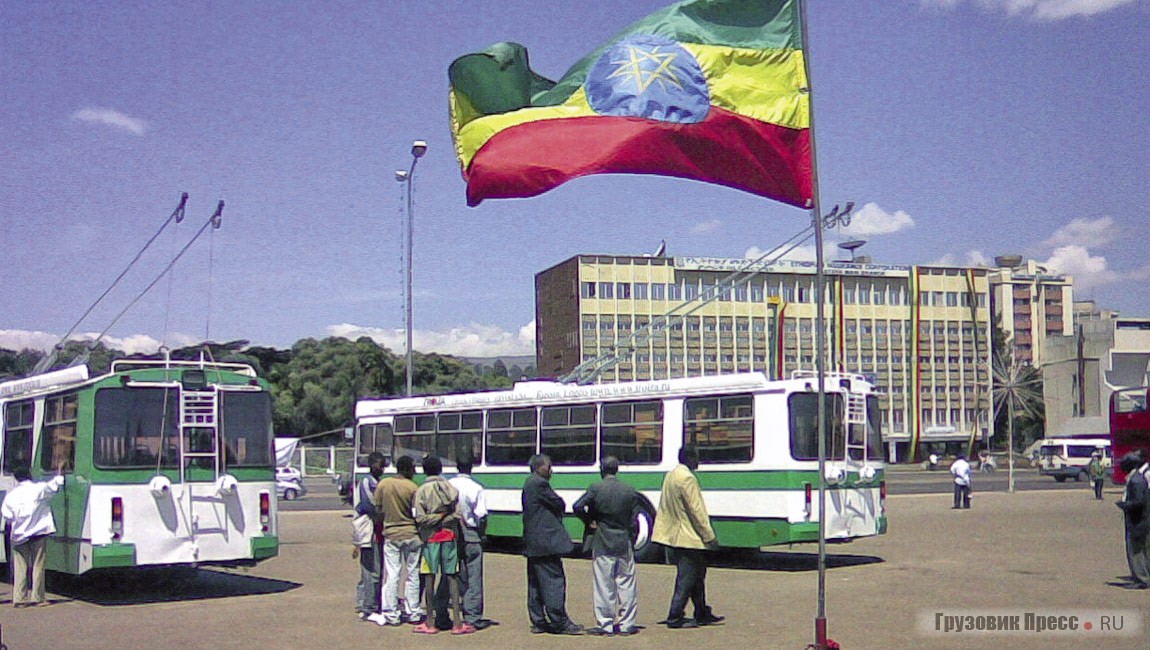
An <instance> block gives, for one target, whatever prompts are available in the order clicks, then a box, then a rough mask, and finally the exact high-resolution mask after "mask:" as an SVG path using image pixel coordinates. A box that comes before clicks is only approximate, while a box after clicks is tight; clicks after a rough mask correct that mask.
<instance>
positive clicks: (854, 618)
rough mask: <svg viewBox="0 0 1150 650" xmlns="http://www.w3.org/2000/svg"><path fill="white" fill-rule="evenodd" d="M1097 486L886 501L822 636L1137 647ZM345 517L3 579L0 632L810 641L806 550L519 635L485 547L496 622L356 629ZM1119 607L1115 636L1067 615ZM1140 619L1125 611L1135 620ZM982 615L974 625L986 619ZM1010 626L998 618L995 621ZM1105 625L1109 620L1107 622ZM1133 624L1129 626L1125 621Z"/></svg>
mask: <svg viewBox="0 0 1150 650" xmlns="http://www.w3.org/2000/svg"><path fill="white" fill-rule="evenodd" d="M1119 497H1120V491H1119V488H1115V487H1109V486H1108V487H1107V490H1106V498H1105V499H1104V500H1103V501H1095V500H1094V499H1093V495H1092V494H1091V493H1090V492H1089V491H1088V490H1086V489H1082V490H1030V491H1023V492H1016V493H1014V494H1007V493H1004V492H988V491H983V492H976V493H975V495H974V500H973V507H972V509H970V510H958V511H956V510H951V509H950V503H951V497H950V496H949V495H948V494H945V493H934V494H921V495H918V494H909V495H893V496H891V497H890V498H889V499H888V504H887V507H888V512H889V521H890V529H889V532H888V534H886V535H882V536H878V537H873V538H868V539H861V540H858V541H855V542H853V543H849V544H835V545H830V546H828V561H827V565H828V570H827V572H826V614H827V622H828V630H829V637H830V638H831V639H834V640H835V641H837V642H838V643H840V644H841V647H842V648H845V649H849V650H856V649H886V648H963V649H971V648H1020V649H1038V648H1042V649H1043V650H1046V649H1050V648H1081V647H1090V648H1102V649H1107V648H1115V649H1117V648H1122V649H1124V650H1125V649H1128V648H1142V647H1146V638H1147V636H1146V635H1147V634H1150V591H1135V590H1129V589H1126V588H1123V586H1122V585H1123V582H1122V579H1121V578H1122V576H1123V575H1124V574H1125V573H1126V572H1127V571H1126V562H1125V556H1124V553H1123V534H1122V523H1121V516H1120V512H1119V510H1118V509H1117V508H1116V507H1115V506H1114V505H1113V502H1114V501H1115V500H1117V499H1118V498H1119ZM348 515H349V512H348V511H347V510H327V511H286V512H283V513H281V516H280V525H281V533H282V542H283V543H282V546H281V548H280V556H279V557H277V558H275V559H272V560H269V561H267V562H264V563H262V564H261V565H259V566H258V567H256V568H253V569H250V570H246V571H243V570H239V571H223V572H221V571H210V570H201V571H199V572H197V573H195V574H192V575H189V574H188V572H186V571H185V572H171V571H156V572H143V573H140V574H136V575H134V576H123V575H120V576H102V577H98V578H85V579H78V580H77V579H62V578H60V577H54V579H53V580H51V581H50V598H51V601H52V604H51V605H50V606H48V607H43V608H34V609H20V610H16V609H13V608H12V607H11V605H10V602H11V601H10V597H11V585H10V584H9V583H3V584H0V635H2V636H0V641H2V642H3V643H4V644H5V645H6V646H7V648H8V649H9V650H27V649H29V648H34V649H39V648H43V649H45V650H69V649H72V648H76V649H83V650H99V649H102V648H108V649H116V650H121V649H124V648H205V649H208V648H211V649H216V648H244V649H245V650H251V649H253V648H269V649H271V648H274V649H277V650H279V649H284V648H336V647H339V648H376V647H421V648H423V647H426V648H440V647H462V646H468V647H474V648H504V649H507V648H518V647H525V646H528V645H532V646H541V645H543V646H547V647H556V648H565V647H587V646H592V647H620V646H627V647H631V648H660V649H662V648H692V649H695V648H732V649H734V648H788V649H796V650H798V649H802V648H804V647H806V645H807V644H809V643H810V642H811V641H812V640H813V637H814V619H815V616H816V611H817V610H816V607H817V593H818V591H817V572H816V566H817V555H816V553H815V551H816V547H815V546H814V545H802V546H796V547H794V548H779V549H774V550H772V552H768V553H721V554H718V555H716V556H715V557H714V558H713V559H714V560H715V562H714V566H713V568H712V569H711V571H710V573H709V576H708V583H707V586H708V597H709V600H710V602H711V604H712V605H713V606H714V608H715V611H716V612H717V613H720V614H722V615H725V616H726V617H727V621H726V623H725V624H724V625H722V626H718V627H707V628H701V629H695V630H668V629H666V628H664V627H663V626H659V625H656V624H655V622H656V621H658V620H660V619H662V618H663V617H664V616H665V614H666V607H667V603H668V601H669V598H670V593H671V589H672V586H673V582H674V568H673V567H669V566H663V565H654V564H644V565H641V566H640V567H639V593H640V606H639V609H640V611H639V623H640V624H641V625H643V626H645V627H646V629H644V630H643V632H642V633H641V634H639V635H637V636H634V637H629V638H591V637H552V636H537V635H532V634H530V633H529V631H528V629H529V624H528V619H527V612H526V607H525V603H524V598H525V596H524V594H525V592H526V582H525V561H524V559H523V558H522V557H520V556H518V555H515V554H514V553H512V552H510V551H504V552H491V553H488V554H487V579H486V601H487V608H486V614H487V616H488V617H490V618H492V619H495V620H497V621H499V623H500V624H499V625H498V626H496V627H492V628H489V629H487V630H484V631H482V632H479V633H477V634H475V635H472V636H467V637H451V636H449V635H447V634H445V633H441V634H439V635H437V636H434V637H424V636H418V635H414V634H412V633H411V631H410V629H411V628H410V627H402V628H381V627H377V626H375V625H373V624H370V623H361V622H358V621H357V620H356V618H355V615H354V612H353V604H354V591H355V583H356V580H357V578H358V565H357V564H356V561H354V560H352V559H351V557H350V550H351V547H350V542H349V541H348V540H349V539H350V518H349V516H348ZM565 566H566V569H567V576H568V609H569V611H570V613H571V615H572V617H573V618H574V619H575V621H576V622H579V623H583V624H588V623H591V622H592V621H593V616H592V605H591V575H590V562H589V561H588V560H586V559H574V558H572V559H567V560H565ZM1028 612H1029V613H1034V614H1039V615H1045V614H1050V613H1054V614H1062V615H1078V616H1079V617H1080V621H1079V629H1078V630H1077V631H1073V632H1063V633H1053V632H1049V631H1046V632H1035V631H1032V632H1024V631H1019V632H1014V633H1010V634H1006V633H999V632H995V633H990V632H961V633H955V632H951V633H944V632H941V631H935V630H933V629H932V624H933V622H934V621H936V620H938V619H936V615H944V616H945V615H961V614H964V613H983V614H993V615H995V616H1015V615H1017V616H1020V617H1022V616H1024V615H1025V613H1028ZM1102 614H1106V615H1111V616H1115V617H1119V616H1121V617H1122V621H1123V624H1124V631H1125V632H1126V633H1130V632H1132V631H1137V629H1140V630H1141V636H1138V637H1129V636H1117V635H1111V634H1109V633H1106V632H1104V631H1102V630H1099V629H1098V625H1099V623H1098V622H1095V623H1094V628H1093V630H1091V631H1090V632H1087V631H1085V630H1084V629H1083V628H1082V626H1081V623H1082V622H1084V621H1086V620H1087V619H1089V620H1092V621H1099V617H1100V616H1101V615H1102ZM1139 617H1140V618H1141V620H1135V618H1139ZM983 620H985V619H983ZM1001 620H1009V619H1001ZM1114 620H1117V618H1115V619H1114ZM1138 626H1140V628H1139V627H1138Z"/></svg>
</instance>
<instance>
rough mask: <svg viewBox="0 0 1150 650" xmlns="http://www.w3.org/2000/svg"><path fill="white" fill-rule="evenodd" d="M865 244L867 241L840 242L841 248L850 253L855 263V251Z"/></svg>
mask: <svg viewBox="0 0 1150 650" xmlns="http://www.w3.org/2000/svg"><path fill="white" fill-rule="evenodd" d="M865 243H866V240H865V239H852V240H850V241H844V242H840V243H839V248H841V249H843V250H844V251H850V253H851V261H852V262H853V261H855V251H856V250H858V249H860V248H862V247H863V244H865Z"/></svg>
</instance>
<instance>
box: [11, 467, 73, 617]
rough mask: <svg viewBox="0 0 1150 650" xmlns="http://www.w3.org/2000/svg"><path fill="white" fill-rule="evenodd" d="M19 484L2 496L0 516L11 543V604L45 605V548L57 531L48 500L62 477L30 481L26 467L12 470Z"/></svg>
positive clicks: (25, 605) (61, 485) (21, 605)
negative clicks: (5, 525) (6, 527)
mask: <svg viewBox="0 0 1150 650" xmlns="http://www.w3.org/2000/svg"><path fill="white" fill-rule="evenodd" d="M12 473H13V475H15V477H16V480H17V481H19V485H17V486H16V487H14V488H12V491H11V492H9V493H8V494H7V496H5V497H4V503H3V505H0V517H2V518H3V519H4V522H5V523H7V525H8V534H9V536H10V538H11V542H12V560H11V561H12V604H13V605H14V606H16V607H36V606H38V605H45V604H47V602H48V601H47V600H46V598H45V596H44V547H45V545H46V544H47V543H48V536H49V535H51V534H52V533H55V532H56V522H55V520H54V519H52V508H51V501H52V495H53V494H56V492H58V491H59V490H60V488H61V487H63V486H64V476H63V475H61V474H56V476H55V477H53V478H52V479H51V480H48V481H33V480H32V472H31V471H30V470H29V468H28V467H26V466H20V467H17V468H15V469H14V470H13V472H12Z"/></svg>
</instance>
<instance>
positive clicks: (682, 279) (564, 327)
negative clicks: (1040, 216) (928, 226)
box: [535, 255, 993, 461]
mask: <svg viewBox="0 0 1150 650" xmlns="http://www.w3.org/2000/svg"><path fill="white" fill-rule="evenodd" d="M746 264H747V261H746V260H738V259H716V258H690V257H676V258H667V257H640V256H614V255H578V256H575V257H572V258H570V259H568V260H566V261H564V262H561V263H560V264H557V265H556V266H554V267H552V268H550V269H547V270H545V271H542V272H540V273H539V274H537V275H536V278H535V292H536V308H535V309H536V328H537V335H536V364H537V368H538V369H539V372H540V374H541V375H543V376H548V375H550V376H556V377H558V376H562V375H564V374H566V373H568V372H570V371H571V370H573V369H574V368H575V367H576V366H578V365H579V364H580V363H582V362H584V361H587V360H590V359H593V358H595V357H597V356H599V355H600V354H603V353H605V352H609V351H611V350H612V349H613V348H614V349H616V350H617V351H618V352H620V353H622V352H626V353H625V354H620V359H621V360H620V362H619V363H618V364H616V365H615V366H613V367H611V368H609V369H608V370H606V371H605V372H604V373H603V374H602V375H600V376H599V378H598V379H599V381H603V382H608V381H610V382H613V381H630V380H645V379H663V378H674V377H694V376H706V375H718V374H727V373H735V372H746V371H761V372H763V373H765V374H766V375H767V376H768V377H769V378H786V377H790V376H791V375H792V374H793V373H794V372H796V371H803V370H814V368H815V338H816V337H815V315H816V309H817V304H816V303H815V268H814V263H812V262H790V261H783V262H777V263H774V264H771V265H758V266H756V267H755V268H754V269H753V272H751V273H749V274H746V275H745V276H741V277H745V278H746V280H745V282H742V283H740V284H738V285H736V286H735V287H734V288H732V289H729V290H727V291H724V292H716V290H715V288H714V287H715V286H716V285H717V284H718V283H720V282H722V281H723V280H724V279H725V278H727V277H728V276H730V275H731V274H732V273H733V272H736V271H739V270H743V269H744V268H745V266H746ZM988 273H989V271H988V270H987V269H982V268H977V269H975V268H960V267H941V266H910V265H889V264H860V263H853V262H831V263H830V264H828V267H827V269H826V279H827V291H826V295H827V304H826V310H825V312H826V325H827V339H826V341H827V350H828V366H827V369H828V370H841V371H844V372H854V373H860V374H863V375H866V376H868V377H871V378H873V379H874V381H875V383H876V384H877V386H878V388H879V390H880V391H881V402H880V405H881V408H882V410H883V438H884V441H885V442H886V443H887V445H888V452H889V455H890V460H892V461H895V460H899V459H905V458H906V457H908V455H909V452H910V451H911V450H913V449H916V448H918V445H919V444H920V443H926V444H930V443H946V442H951V443H960V442H965V441H970V440H971V439H979V440H982V439H986V438H987V436H989V435H990V432H991V430H990V427H992V426H993V424H992V423H991V421H992V420H993V418H991V417H989V410H990V404H991V399H990V388H991V384H990V381H991V378H990V355H991V351H990V340H991V327H992V318H991V311H990V306H989V302H990V291H991V289H990V284H989V279H988ZM716 293H717V294H718V295H717V297H716V299H715V300H712V301H711V302H709V303H706V304H701V302H702V301H700V300H699V297H700V296H707V295H715V294H716ZM672 310H674V312H675V313H676V314H678V315H680V316H682V318H681V319H679V320H678V321H677V322H675V321H672V322H671V324H669V325H668V326H666V327H663V328H661V329H658V330H656V331H654V332H652V333H651V334H650V336H647V337H644V339H643V340H641V341H639V342H637V343H636V345H634V347H633V350H634V352H633V354H632V353H630V349H624V348H620V347H619V344H620V342H621V341H625V340H626V339H627V338H628V337H629V336H630V335H632V334H633V333H635V332H636V331H638V330H640V329H642V328H643V327H645V326H646V325H648V324H649V323H651V322H652V321H655V320H656V319H658V318H659V317H660V316H662V315H664V314H666V313H668V312H671V311H672Z"/></svg>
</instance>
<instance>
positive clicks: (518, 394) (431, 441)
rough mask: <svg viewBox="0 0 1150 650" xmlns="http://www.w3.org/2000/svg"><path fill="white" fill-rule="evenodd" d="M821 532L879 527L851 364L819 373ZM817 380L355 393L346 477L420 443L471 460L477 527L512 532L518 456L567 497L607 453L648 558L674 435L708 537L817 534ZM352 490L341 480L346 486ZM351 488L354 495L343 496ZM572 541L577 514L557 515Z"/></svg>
mask: <svg viewBox="0 0 1150 650" xmlns="http://www.w3.org/2000/svg"><path fill="white" fill-rule="evenodd" d="M825 382H826V383H825V402H826V417H827V431H828V440H827V445H826V449H827V454H828V462H827V465H826V474H827V478H828V490H827V496H826V513H827V521H826V527H825V528H826V538H827V539H828V540H832V541H845V540H850V539H853V538H856V537H863V536H868V535H878V534H883V533H885V532H886V514H885V498H886V484H885V477H884V467H883V463H882V457H881V455H880V453H881V439H880V434H879V430H880V429H879V417H880V414H879V410H878V404H877V398H876V396H875V394H874V388H873V386H872V385H871V384H870V383H868V382H867V381H866V380H865V379H863V378H862V377H861V376H857V375H843V374H828V375H827V376H826V377H825ZM817 390H818V387H817V384H816V379H815V378H814V377H813V376H810V377H807V376H796V377H795V378H793V379H789V380H780V381H768V380H767V379H766V377H765V376H764V375H763V374H762V373H748V374H738V375H722V376H715V377H699V378H688V379H668V380H661V381H639V382H629V383H620V384H598V385H589V386H576V385H570V384H561V383H556V382H552V381H525V382H519V383H517V384H515V386H514V387H513V388H512V389H511V390H506V391H493V392H478V393H465V394H456V395H437V396H429V397H411V398H390V399H382V398H375V399H361V400H360V401H359V402H358V403H357V404H356V413H355V415H356V450H357V454H356V456H357V460H356V464H357V467H356V468H354V470H353V473H354V475H355V476H356V477H357V478H358V477H362V476H363V475H365V474H366V466H365V465H366V456H367V454H369V453H370V452H373V451H378V452H381V453H383V454H384V455H385V456H387V457H388V458H390V459H392V461H393V462H394V459H395V458H397V457H398V456H400V455H404V454H407V455H410V456H412V457H413V458H415V460H416V461H417V463H418V461H419V460H420V458H421V457H422V456H424V455H426V454H436V455H438V456H440V457H441V458H442V459H443V461H444V465H445V466H450V465H453V464H454V459H455V458H456V456H457V454H458V453H459V452H460V451H466V450H469V451H470V452H471V454H472V456H473V458H474V459H475V468H474V472H473V476H474V478H475V479H476V480H477V481H478V482H479V483H481V484H482V485H483V486H484V488H485V493H486V496H487V503H488V509H489V510H490V511H491V515H490V518H489V523H488V533H489V534H491V535H497V536H510V537H517V536H521V535H522V533H523V526H522V519H521V516H520V515H521V508H520V490H521V489H522V486H523V482H524V480H525V479H526V478H527V475H528V468H527V463H528V459H530V458H531V456H532V455H533V454H536V453H543V454H547V455H548V456H549V457H550V458H551V461H552V465H553V468H554V474H553V475H552V477H551V484H552V485H553V486H554V488H555V489H556V491H558V493H559V494H560V495H561V496H562V497H563V498H564V499H565V500H566V501H567V503H568V504H571V503H573V502H574V501H575V499H577V498H578V496H579V495H580V494H581V493H582V492H583V490H585V489H586V488H587V486H588V485H590V484H591V483H592V482H595V481H598V480H599V473H598V463H599V460H600V459H601V458H604V457H606V456H615V457H617V458H618V459H619V462H620V472H619V477H620V480H623V481H626V482H628V483H630V484H632V485H633V486H634V487H635V488H637V489H638V490H639V491H640V493H641V494H642V497H643V507H644V511H643V512H642V513H641V515H640V517H639V522H638V523H639V531H640V535H639V540H638V541H637V542H636V550H637V552H638V554H639V556H640V557H642V558H655V557H657V555H655V553H656V548H655V545H654V544H651V543H650V532H651V528H652V524H653V521H654V517H655V512H656V509H657V506H658V502H659V491H660V488H661V487H662V482H663V476H664V475H665V474H666V473H667V472H668V471H669V470H671V469H672V468H673V467H675V465H676V464H677V463H678V454H679V449H680V448H681V447H682V445H683V444H685V443H692V444H694V445H695V446H696V447H697V448H698V451H699V456H700V465H699V470H698V473H697V474H698V477H699V483H700V485H701V487H702V491H703V498H704V500H705V502H706V505H707V510H708V512H709V513H710V515H711V519H712V523H713V524H714V528H715V532H716V534H717V535H718V538H719V543H720V545H722V546H724V547H737V548H762V547H765V546H771V545H775V544H791V543H795V542H811V541H817V540H818V502H817V498H818V437H817V408H818V393H817ZM355 492H357V491H354V490H353V493H355ZM357 498H358V497H357ZM565 524H566V526H567V529H568V532H570V533H571V535H572V539H575V540H578V539H580V538H581V536H582V533H583V525H582V523H581V522H580V521H579V520H577V519H575V517H574V516H573V515H569V516H568V517H567V518H566V520H565Z"/></svg>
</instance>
